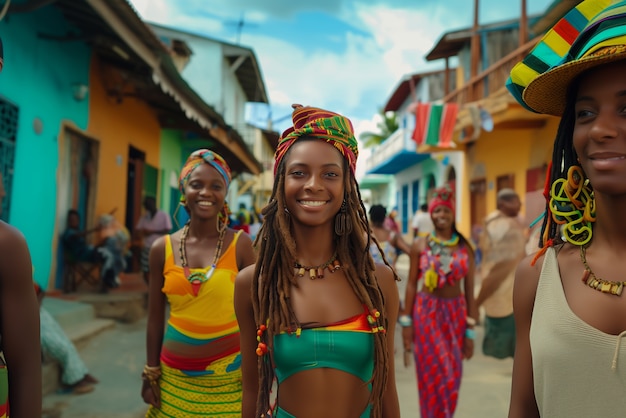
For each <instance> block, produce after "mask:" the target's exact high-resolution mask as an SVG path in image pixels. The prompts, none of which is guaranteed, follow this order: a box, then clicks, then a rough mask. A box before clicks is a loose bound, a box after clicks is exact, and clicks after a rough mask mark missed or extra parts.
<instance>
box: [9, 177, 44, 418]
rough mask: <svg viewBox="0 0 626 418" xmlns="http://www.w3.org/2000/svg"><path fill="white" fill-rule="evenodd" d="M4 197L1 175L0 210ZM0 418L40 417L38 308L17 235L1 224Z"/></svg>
mask: <svg viewBox="0 0 626 418" xmlns="http://www.w3.org/2000/svg"><path fill="white" fill-rule="evenodd" d="M5 195H6V192H5V190H4V184H3V180H2V174H1V173H0V208H1V207H2V198H4V196H5ZM0 330H2V355H1V356H0V416H8V415H9V405H10V408H11V411H10V416H11V417H18V418H19V417H29V418H30V417H39V416H41V397H42V395H41V390H42V389H41V388H42V380H41V343H40V337H39V303H38V302H37V297H36V296H35V292H34V291H33V265H32V263H31V259H30V252H29V251H28V245H27V244H26V240H25V239H24V236H23V235H22V233H21V232H19V231H18V230H17V229H15V228H14V227H12V226H11V225H9V224H7V223H4V222H2V221H0Z"/></svg>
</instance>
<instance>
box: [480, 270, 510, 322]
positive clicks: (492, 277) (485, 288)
mask: <svg viewBox="0 0 626 418" xmlns="http://www.w3.org/2000/svg"><path fill="white" fill-rule="evenodd" d="M519 261H520V259H519V258H515V259H510V260H502V261H500V262H498V263H496V264H495V265H494V266H493V267H492V268H491V269H489V273H488V274H487V276H485V277H484V278H483V279H482V283H481V285H480V291H479V292H478V297H476V304H477V306H479V307H480V306H481V305H482V304H483V302H485V301H486V300H487V299H489V297H490V296H491V295H493V293H494V292H495V291H496V290H498V288H499V287H500V285H501V284H502V282H504V279H506V278H507V277H508V275H509V273H510V272H511V271H512V270H513V269H515V267H517V264H518V263H519ZM476 319H478V318H476Z"/></svg>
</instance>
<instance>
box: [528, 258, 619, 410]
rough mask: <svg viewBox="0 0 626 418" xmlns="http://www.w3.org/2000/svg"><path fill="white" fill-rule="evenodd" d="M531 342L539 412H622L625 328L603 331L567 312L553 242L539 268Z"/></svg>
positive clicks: (568, 310)
mask: <svg viewBox="0 0 626 418" xmlns="http://www.w3.org/2000/svg"><path fill="white" fill-rule="evenodd" d="M590 290H591V289H590ZM622 297H624V296H622ZM530 348H531V352H532V361H533V375H534V385H535V397H536V399H537V405H538V407H539V413H540V415H541V416H542V417H550V418H554V417H564V418H565V417H567V418H572V417H574V418H575V417H581V418H582V417H585V418H588V417H603V418H610V417H620V418H623V417H626V331H624V332H622V333H621V334H620V335H619V336H618V335H609V334H606V333H604V332H602V331H599V330H597V329H596V328H593V327H592V326H591V325H589V324H587V323H586V322H584V321H583V320H581V319H580V318H579V317H578V316H576V314H574V312H572V310H571V309H570V307H569V305H568V303H567V300H566V299H565V293H564V291H563V285H562V283H561V276H560V273H559V266H558V262H557V258H556V251H555V250H554V248H549V249H548V251H547V252H546V255H545V259H544V262H543V267H542V269H541V275H540V278H539V284H538V286H537V296H536V297H535V306H534V309H533V315H532V321H531V326H530Z"/></svg>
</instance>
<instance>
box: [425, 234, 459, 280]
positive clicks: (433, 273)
mask: <svg viewBox="0 0 626 418" xmlns="http://www.w3.org/2000/svg"><path fill="white" fill-rule="evenodd" d="M458 243H459V235H458V234H457V233H456V232H453V233H452V237H450V239H448V240H442V239H440V238H437V236H435V233H434V232H432V233H431V234H430V235H429V237H428V248H430V252H431V254H432V255H433V256H435V257H437V259H438V260H439V266H440V267H439V268H440V269H441V271H442V272H443V273H444V274H448V273H450V272H451V271H452V269H451V266H450V263H451V262H452V249H451V247H454V246H455V245H457V244H458ZM424 285H425V286H426V287H427V288H428V289H430V291H431V292H432V291H433V290H434V289H436V288H437V287H438V286H439V273H437V270H436V269H435V265H434V263H431V265H430V268H429V269H428V270H426V271H425V272H424Z"/></svg>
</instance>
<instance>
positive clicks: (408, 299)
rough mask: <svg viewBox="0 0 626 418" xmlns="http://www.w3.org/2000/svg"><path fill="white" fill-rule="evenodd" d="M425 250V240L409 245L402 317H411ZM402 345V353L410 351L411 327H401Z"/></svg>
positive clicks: (418, 239)
mask: <svg viewBox="0 0 626 418" xmlns="http://www.w3.org/2000/svg"><path fill="white" fill-rule="evenodd" d="M424 248H425V240H424V239H423V238H417V239H414V240H413V244H412V245H411V251H410V252H409V259H410V264H409V277H408V278H407V283H406V289H405V293H404V307H403V309H402V315H408V316H409V317H411V318H412V317H413V305H414V304H415V295H416V294H417V279H418V277H419V269H420V266H419V264H420V255H421V254H422V251H423V250H424ZM402 345H403V348H404V352H405V353H408V352H410V351H411V346H412V345H413V327H412V326H405V327H402ZM405 355H406V354H405ZM407 364H408V363H407V360H406V357H405V366H407Z"/></svg>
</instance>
